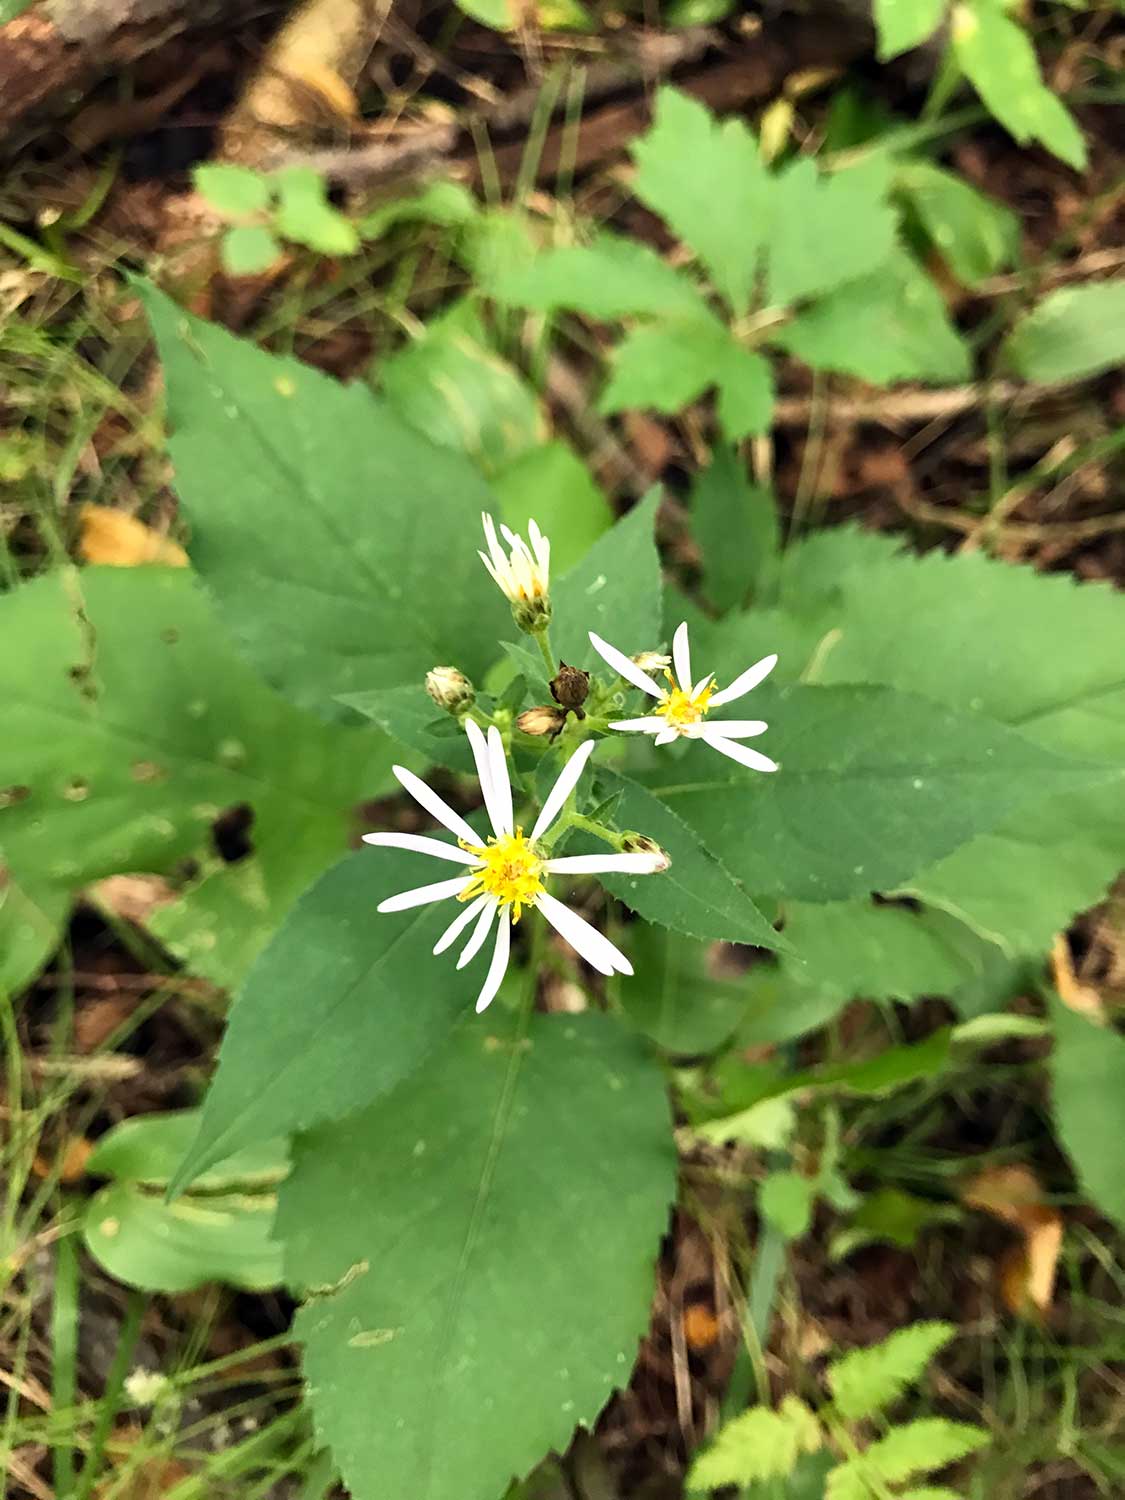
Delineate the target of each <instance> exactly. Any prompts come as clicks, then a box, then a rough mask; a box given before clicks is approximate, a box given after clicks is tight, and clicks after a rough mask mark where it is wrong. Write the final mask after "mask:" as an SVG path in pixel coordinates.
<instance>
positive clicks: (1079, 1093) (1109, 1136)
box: [1051, 1000, 1125, 1227]
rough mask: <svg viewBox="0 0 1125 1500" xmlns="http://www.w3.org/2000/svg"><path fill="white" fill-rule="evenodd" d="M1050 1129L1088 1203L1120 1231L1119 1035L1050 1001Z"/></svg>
mask: <svg viewBox="0 0 1125 1500" xmlns="http://www.w3.org/2000/svg"><path fill="white" fill-rule="evenodd" d="M1051 1021H1052V1024H1053V1025H1054V1029H1055V1050H1054V1052H1053V1053H1052V1056H1051V1079H1052V1088H1051V1099H1052V1104H1053V1106H1054V1116H1055V1125H1056V1127H1057V1129H1058V1134H1059V1139H1060V1140H1061V1142H1062V1144H1063V1146H1064V1148H1065V1150H1066V1153H1067V1155H1068V1156H1069V1157H1070V1159H1071V1161H1072V1162H1073V1163H1074V1167H1075V1171H1076V1172H1077V1174H1078V1180H1079V1182H1080V1183H1081V1184H1082V1189H1083V1191H1084V1192H1085V1193H1087V1194H1088V1195H1089V1198H1090V1200H1091V1202H1093V1203H1094V1204H1095V1205H1096V1206H1097V1207H1098V1208H1100V1209H1101V1210H1102V1212H1103V1213H1104V1214H1107V1215H1108V1216H1109V1217H1110V1218H1111V1219H1114V1220H1116V1222H1117V1223H1118V1224H1120V1225H1122V1226H1123V1227H1125V1037H1121V1036H1119V1035H1118V1034H1117V1033H1116V1032H1115V1031H1111V1030H1109V1029H1108V1028H1106V1027H1102V1026H1095V1025H1094V1024H1093V1023H1092V1022H1091V1021H1088V1020H1086V1018H1085V1016H1080V1015H1078V1014H1077V1012H1075V1011H1073V1010H1071V1009H1070V1008H1069V1007H1068V1006H1066V1005H1063V1004H1062V1002H1061V1001H1058V1000H1053V1001H1052V1002H1051Z"/></svg>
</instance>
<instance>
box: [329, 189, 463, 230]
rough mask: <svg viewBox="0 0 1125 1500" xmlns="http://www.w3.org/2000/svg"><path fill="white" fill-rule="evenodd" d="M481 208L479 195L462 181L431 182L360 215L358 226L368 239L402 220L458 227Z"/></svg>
mask: <svg viewBox="0 0 1125 1500" xmlns="http://www.w3.org/2000/svg"><path fill="white" fill-rule="evenodd" d="M478 212H479V208H478V205H477V201H476V199H475V198H474V197H473V195H472V193H470V192H469V190H468V188H466V187H464V186H463V185H462V184H461V183H459V182H430V183H427V184H426V186H425V187H424V188H422V190H421V191H420V192H418V193H411V194H407V195H406V196H405V197H401V198H392V199H391V201H390V202H389V203H381V204H380V205H379V207H378V208H375V209H372V211H371V212H370V213H369V214H367V215H365V216H364V218H362V219H360V220H359V222H358V223H357V224H356V229H357V231H358V233H359V235H360V236H361V238H363V239H365V240H375V239H378V238H379V237H380V236H381V235H384V234H386V233H387V231H388V230H389V229H393V228H394V227H395V226H396V225H398V224H410V223H414V222H419V223H423V224H438V225H440V226H442V227H443V228H446V229H458V228H460V227H461V226H462V225H463V224H469V223H471V222H472V220H473V219H474V218H475V217H476V215H477V213H478Z"/></svg>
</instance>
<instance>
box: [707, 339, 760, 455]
mask: <svg viewBox="0 0 1125 1500" xmlns="http://www.w3.org/2000/svg"><path fill="white" fill-rule="evenodd" d="M715 354H716V361H717V362H716V365H715V380H716V382H717V384H718V398H717V400H716V403H715V411H716V414H717V416H718V418H719V426H720V427H721V428H722V430H723V432H724V434H725V435H726V436H727V437H728V438H730V439H731V440H732V441H733V442H737V441H738V440H739V439H740V438H744V437H748V436H749V435H750V434H751V433H753V434H760V433H764V432H768V431H769V429H770V424H771V423H772V421H773V372H772V370H771V369H770V366H769V362H768V361H767V360H765V359H763V358H762V356H761V355H760V354H755V353H754V351H753V350H752V349H743V348H742V347H741V346H740V345H738V344H736V343H735V342H734V340H733V339H728V340H727V341H726V343H725V344H723V345H722V346H721V347H720V348H718V349H716V351H715Z"/></svg>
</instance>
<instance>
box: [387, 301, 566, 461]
mask: <svg viewBox="0 0 1125 1500" xmlns="http://www.w3.org/2000/svg"><path fill="white" fill-rule="evenodd" d="M379 375H380V379H381V381H382V388H383V393H384V395H385V396H386V398H387V400H388V401H389V402H390V403H391V406H392V407H393V409H394V410H395V412H396V413H397V414H398V415H399V416H400V417H401V418H402V419H403V421H404V422H408V423H409V424H410V426H411V427H413V428H415V429H416V430H417V431H418V432H420V433H423V434H424V435H425V436H426V437H428V438H430V440H431V441H432V442H435V443H439V444H440V445H441V446H442V447H443V448H455V449H457V450H459V451H460V452H462V453H465V454H467V455H468V457H469V458H471V459H472V460H473V461H474V463H476V464H478V465H479V467H480V469H481V471H482V472H483V473H485V474H488V475H492V474H494V473H495V472H496V471H497V470H498V469H501V468H503V467H504V465H505V464H509V463H512V462H513V461H515V460H516V459H518V458H520V457H521V456H522V455H523V454H525V453H527V452H529V451H530V450H533V449H534V448H535V447H536V445H537V444H539V443H541V442H542V441H543V440H544V438H545V437H546V436H547V419H546V415H545V413H544V411H543V408H542V406H541V404H540V402H539V399H538V397H537V396H536V394H535V392H534V391H533V390H532V389H531V387H530V385H528V383H527V381H526V380H525V379H524V378H523V376H522V375H520V374H519V372H518V371H517V370H515V369H514V368H513V367H512V365H510V364H509V363H508V362H507V360H504V359H501V357H500V356H499V355H498V354H497V353H496V352H495V351H494V350H492V349H490V348H489V347H488V344H487V342H486V334H485V330H484V327H483V325H482V323H481V321H480V317H479V315H478V314H477V313H476V310H475V309H474V308H473V306H472V304H471V303H468V302H462V303H459V304H457V305H456V306H455V307H453V308H451V309H449V310H448V311H446V312H444V313H443V314H442V315H441V316H440V317H438V318H436V319H434V321H433V322H432V323H429V324H427V326H426V327H425V328H424V329H423V331H422V333H421V334H420V336H419V337H418V338H417V339H416V340H415V342H414V343H413V344H410V345H408V346H407V347H406V348H405V349H403V350H402V351H401V352H400V353H398V354H395V355H392V357H391V358H390V359H388V360H384V361H383V363H382V365H381V367H380V370H379Z"/></svg>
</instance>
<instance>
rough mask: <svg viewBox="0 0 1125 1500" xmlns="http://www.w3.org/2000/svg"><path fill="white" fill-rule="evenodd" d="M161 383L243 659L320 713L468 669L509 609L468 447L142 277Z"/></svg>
mask: <svg viewBox="0 0 1125 1500" xmlns="http://www.w3.org/2000/svg"><path fill="white" fill-rule="evenodd" d="M137 286H138V290H139V291H140V294H141V296H142V298H143V300H144V303H145V306H146V307H147V309H148V312H149V316H150V318H151V320H152V325H153V329H154V331H155V333H156V338H157V344H158V346H159V350H160V356H161V360H162V362H163V365H164V377H165V381H166V384H167V389H168V416H169V423H170V427H171V433H172V435H171V438H170V440H169V448H170V451H171V454H172V459H173V462H174V464H175V469H176V488H177V491H178V493H179V496H180V500H181V502H182V504H183V508H184V511H185V513H186V515H187V518H188V520H189V522H190V524H191V528H192V544H191V554H192V561H193V563H194V564H195V566H196V568H197V569H198V570H199V573H200V575H201V577H202V578H203V580H204V582H205V583H206V584H207V586H208V587H209V588H210V590H211V591H212V592H213V594H214V595H215V598H216V600H217V601H218V604H219V608H220V610H221V612H222V614H223V617H224V618H225V620H226V622H227V624H228V626H229V627H230V629H231V631H232V633H233V635H234V637H235V639H236V640H237V642H238V644H239V645H240V646H241V648H242V649H243V651H244V652H245V653H246V655H247V656H248V657H249V658H250V660H251V661H253V663H254V664H255V666H257V667H258V669H259V670H260V671H261V672H263V673H264V674H265V675H266V677H267V678H268V679H269V680H270V681H272V682H273V683H274V684H276V685H277V686H278V687H280V688H281V689H282V690H283V691H284V692H285V693H286V694H287V695H288V696H290V697H292V698H293V699H295V700H296V701H297V702H299V703H301V704H302V705H305V706H308V707H312V708H315V709H317V710H318V711H319V712H322V713H326V714H329V715H339V714H341V713H342V712H343V710H342V709H341V708H340V705H339V704H338V702H337V701H336V698H337V695H338V694H341V693H347V692H355V691H358V690H360V689H363V688H369V687H386V686H391V685H394V684H397V683H401V682H410V681H418V680H420V679H421V677H422V676H423V675H424V674H425V672H426V671H427V670H428V669H429V668H430V667H432V666H434V665H435V664H436V663H439V662H447V661H455V662H457V664H458V665H459V666H460V667H462V669H463V670H464V671H466V672H468V673H469V674H470V675H472V674H473V673H474V672H475V673H480V672H482V671H483V670H484V669H485V667H487V666H488V665H489V663H490V662H491V660H492V658H493V656H494V654H495V643H496V641H497V639H498V638H499V636H500V634H501V631H502V627H503V622H504V621H505V620H506V619H507V610H506V607H505V605H504V601H503V598H502V597H501V595H500V594H499V592H498V590H497V589H495V588H494V587H493V585H492V584H491V582H490V581H489V579H488V577H487V575H486V574H485V572H484V570H483V569H482V568H481V565H480V560H479V559H478V557H477V548H478V546H479V545H480V512H481V511H482V510H490V509H493V508H495V501H494V497H493V496H492V494H491V492H490V491H489V489H488V488H487V486H486V485H485V483H484V481H483V480H482V479H481V478H480V476H479V475H478V473H477V471H476V470H475V468H474V467H473V465H472V464H471V463H470V462H469V460H468V459H466V458H465V457H464V456H463V455H461V454H458V453H453V452H451V451H449V450H448V449H443V448H438V447H437V446H435V445H434V444H433V443H431V442H429V441H428V440H427V439H426V438H424V437H423V436H421V435H420V434H419V433H417V432H415V431H413V430H412V429H411V428H409V427H407V426H406V425H405V424H404V423H403V422H402V420H401V419H400V418H399V417H397V416H396V415H395V414H394V413H393V412H392V411H391V409H390V408H389V407H388V406H387V404H386V403H385V402H382V401H380V400H379V399H378V398H376V397H375V396H373V395H372V394H371V392H370V391H369V390H368V389H367V388H366V387H365V386H363V385H360V384H358V383H357V384H354V385H350V386H343V385H338V384H337V383H336V382H334V381H332V380H329V379H328V378H327V376H325V375H322V374H321V373H320V372H319V371H317V370H313V369H310V368H309V367H308V366H306V365H302V364H299V363H298V362H297V361H296V360H293V359H280V358H278V357H276V356H274V355H272V354H267V353H265V352H264V351H263V350H261V349H256V348H254V346H253V345H252V344H248V343H244V342H243V341H241V340H240V339H236V338H234V337H233V336H232V335H231V334H229V333H227V332H226V331H225V330H224V329H221V328H218V327H216V326H215V325H213V324H209V323H204V322H201V321H200V320H199V319H197V318H192V317H189V315H188V314H187V313H185V312H183V311H181V309H180V308H178V307H177V306H176V305H175V304H174V303H173V302H171V301H170V300H169V299H168V298H167V297H165V296H164V295H163V294H162V293H160V292H158V291H157V290H156V289H155V288H154V287H152V286H150V285H148V284H147V283H144V282H138V283H137Z"/></svg>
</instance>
